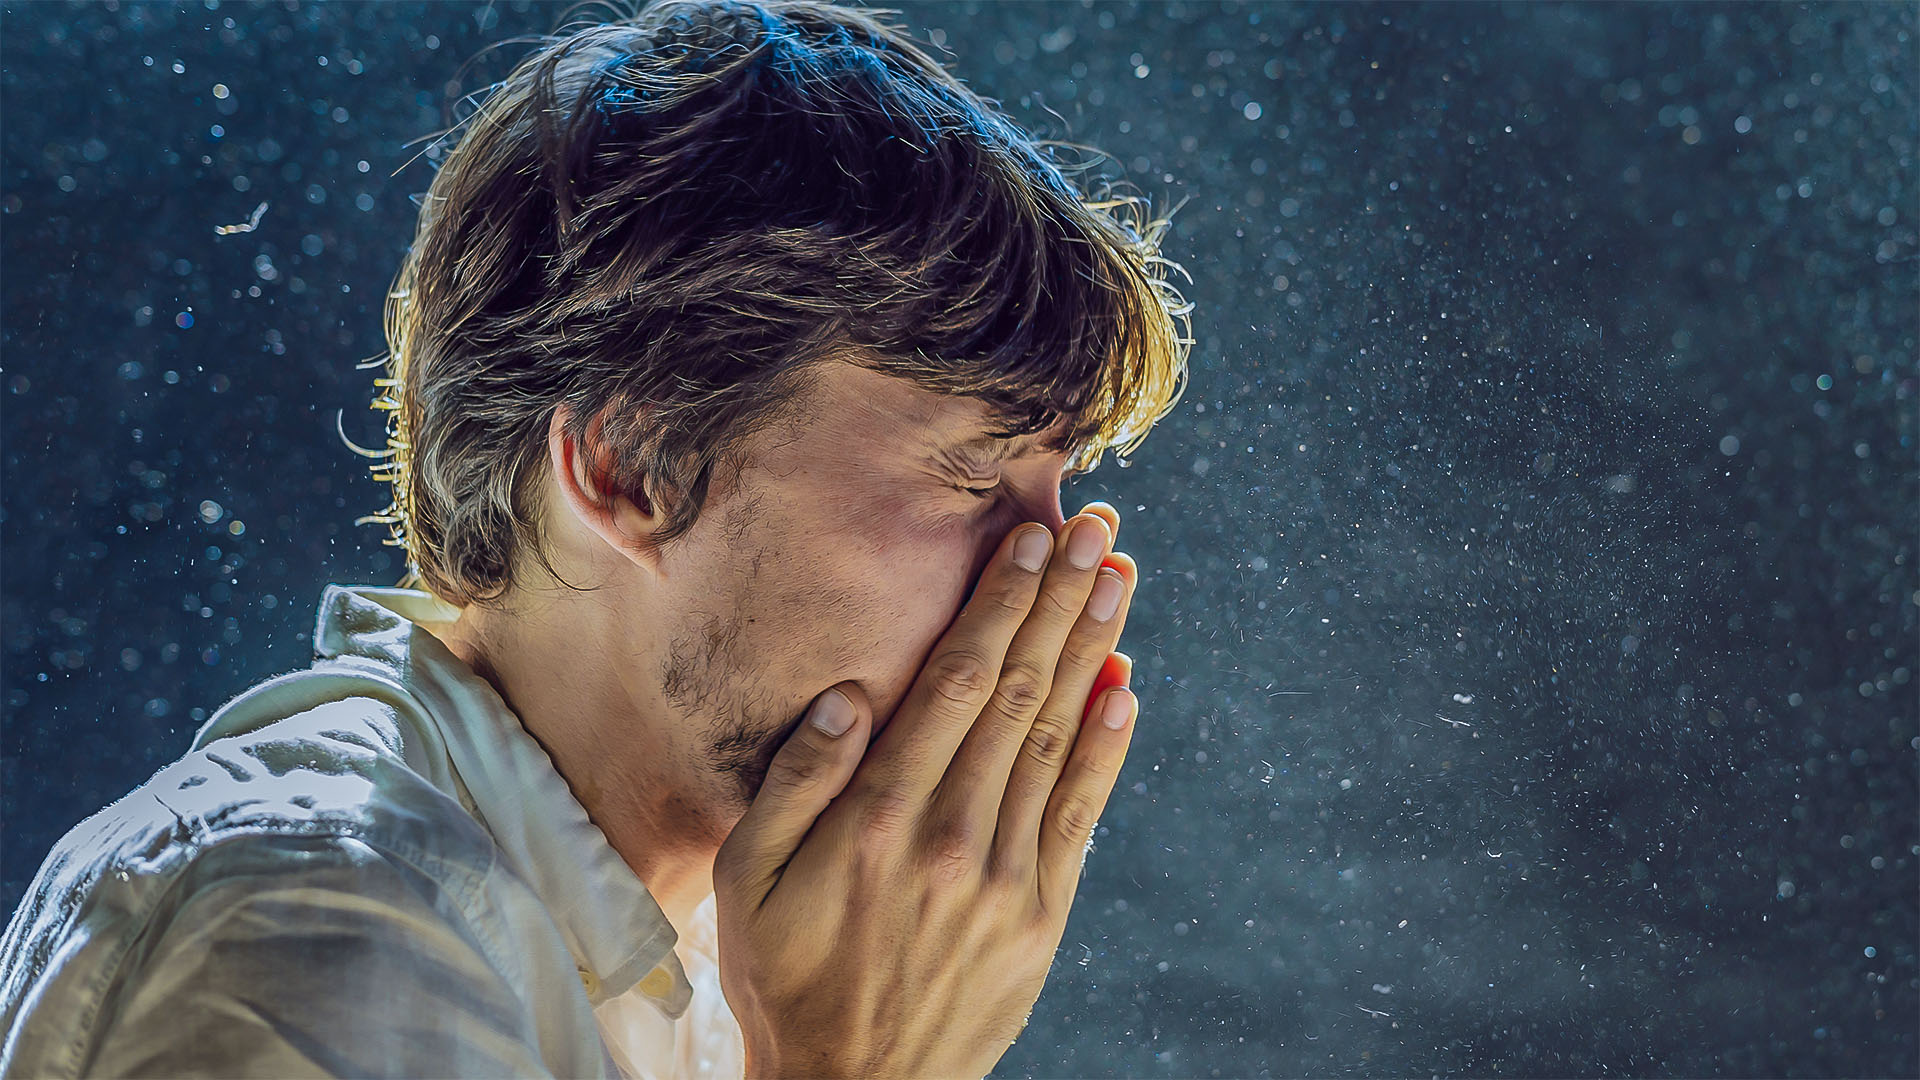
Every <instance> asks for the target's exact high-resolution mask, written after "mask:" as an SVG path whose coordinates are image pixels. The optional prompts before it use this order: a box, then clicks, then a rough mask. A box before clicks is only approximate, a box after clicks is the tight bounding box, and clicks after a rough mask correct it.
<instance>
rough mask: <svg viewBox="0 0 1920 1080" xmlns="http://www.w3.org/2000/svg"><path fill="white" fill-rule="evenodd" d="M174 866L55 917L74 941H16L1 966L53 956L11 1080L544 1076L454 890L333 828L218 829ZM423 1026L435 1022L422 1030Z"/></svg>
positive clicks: (22, 979)
mask: <svg viewBox="0 0 1920 1080" xmlns="http://www.w3.org/2000/svg"><path fill="white" fill-rule="evenodd" d="M179 851H180V854H179V855H178V857H177V858H174V859H173V860H171V861H170V862H169V863H168V864H167V865H166V867H165V868H164V869H160V868H157V867H156V868H154V869H153V870H152V871H150V872H147V873H139V872H138V870H137V868H136V870H135V872H129V870H128V869H127V868H126V866H122V868H120V869H117V870H115V871H113V872H112V873H110V874H107V875H105V876H104V877H101V878H98V879H96V880H94V881H93V882H91V883H90V885H89V886H87V887H85V888H83V889H81V890H79V891H77V892H75V893H73V894H70V896H69V897H68V898H67V902H62V903H57V904H55V905H53V909H54V910H59V909H69V910H71V912H72V915H73V918H72V923H73V925H71V926H69V927H68V928H67V930H66V932H65V933H58V932H53V933H46V934H43V935H41V936H40V938H39V940H37V941H35V942H32V943H27V942H22V941H16V940H15V935H14V932H13V931H12V930H9V933H8V940H7V943H6V952H7V954H8V955H7V958H6V959H7V962H8V964H9V967H12V966H13V965H14V960H15V957H14V955H13V954H14V951H15V949H16V947H18V946H20V945H22V944H31V945H51V946H52V948H51V949H50V950H49V951H47V952H44V953H43V954H42V955H41V956H40V957H39V958H38V962H37V963H33V964H30V965H23V966H21V967H20V968H19V969H18V971H17V973H16V972H15V971H9V979H8V982H9V985H8V986H6V987H5V991H6V992H5V1000H6V1001H7V1002H8V1004H7V1006H6V1008H7V1010H8V1015H7V1016H6V1017H5V1018H4V1019H5V1024H4V1028H3V1029H0V1036H3V1037H4V1040H5V1045H6V1051H7V1052H6V1057H7V1058H8V1060H7V1061H6V1062H5V1064H6V1065H7V1066H8V1070H9V1071H11V1070H22V1074H23V1075H24V1074H26V1073H32V1074H35V1075H39V1074H42V1073H44V1074H46V1075H58V1076H78V1075H94V1074H102V1075H106V1074H111V1075H163V1074H166V1075H178V1074H182V1073H187V1072H202V1071H207V1070H213V1071H221V1072H224V1071H227V1070H230V1069H231V1070H237V1071H240V1072H249V1073H256V1074H263V1075H264V1074H269V1073H272V1074H281V1075H293V1074H306V1073H309V1072H314V1071H317V1072H319V1073H321V1074H324V1075H372V1074H375V1073H378V1072H381V1071H383V1070H384V1069H387V1068H390V1067H392V1066H393V1064H394V1063H396V1062H407V1063H409V1064H410V1065H412V1066H419V1067H426V1066H427V1065H428V1063H430V1062H433V1061H435V1060H436V1059H439V1060H445V1061H463V1062H466V1063H468V1064H472V1065H474V1066H475V1067H476V1068H479V1069H481V1070H482V1071H490V1070H492V1069H493V1068H495V1067H497V1066H498V1065H499V1063H502V1062H510V1063H511V1064H512V1066H513V1067H514V1068H523V1067H526V1066H528V1065H532V1064H536V1063H537V1059H536V1058H532V1057H530V1056H529V1054H530V1048H531V1047H532V1046H533V1045H535V1044H536V1042H537V1040H536V1039H535V1038H534V1036H533V1032H532V1030H531V1026H530V1023H529V1021H528V1018H527V1014H526V1013H525V1010H524V1009H523V1008H522V1005H521V1002H520V1000H519V998H518V995H517V994H516V992H515V991H514V988H513V987H512V986H511V985H509V983H508V982H507V980H506V979H505V978H504V977H503V975H502V973H501V972H500V970H499V969H498V967H497V966H496V965H495V964H494V963H493V962H492V960H491V959H490V957H489V955H488V952H487V950H486V949H484V948H483V947H482V945H481V943H480V941H479V940H478V937H477V934H476V932H475V930H474V927H473V924H472V922H471V921H470V920H469V918H468V916H467V912H466V910H465V907H464V904H463V901H462V897H461V896H460V895H458V890H456V889H450V888H449V887H448V883H447V882H446V881H445V880H443V879H442V878H440V877H436V876H435V875H433V874H430V873H427V872H426V871H424V870H423V869H422V868H421V867H420V866H419V865H417V864H416V863H414V862H413V861H412V860H409V859H405V858H399V857H396V856H395V855H394V854H393V853H391V852H388V851H383V850H381V849H379V848H377V847H375V846H373V845H371V844H369V843H367V842H366V841H363V840H360V839H358V838H355V837H353V836H350V835H345V834H342V833H338V832H325V831H319V832H304V833H303V832H274V831H257V830H254V831H249V830H224V831H220V832H218V833H217V834H215V836H214V838H213V839H212V840H211V841H210V842H206V843H195V844H191V845H188V846H186V847H182V848H180V849H179ZM23 936H24V935H23ZM16 974H17V975H18V976H19V980H18V983H19V984H18V985H14V983H15V975H16ZM16 1003H19V1004H18V1008H19V1010H20V1014H19V1015H15V1014H14V1011H15V1009H16ZM412 1010H418V1012H413V1013H412V1014H411V1015H410V1011H412ZM420 1016H430V1017H432V1022H431V1024H429V1025H427V1027H426V1029H425V1030H423V1029H422V1027H421V1025H420V1022H419V1017H420ZM349 1033H351V1035H352V1037H351V1038H343V1036H346V1035H347V1034H349ZM421 1055H426V1056H421Z"/></svg>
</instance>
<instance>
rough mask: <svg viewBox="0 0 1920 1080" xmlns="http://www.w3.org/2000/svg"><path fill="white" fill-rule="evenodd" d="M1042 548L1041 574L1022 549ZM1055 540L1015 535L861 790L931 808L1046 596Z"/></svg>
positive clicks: (1027, 529)
mask: <svg viewBox="0 0 1920 1080" xmlns="http://www.w3.org/2000/svg"><path fill="white" fill-rule="evenodd" d="M1029 537H1032V538H1034V542H1035V543H1036V544H1037V545H1038V555H1039V558H1038V563H1037V566H1036V568H1034V569H1028V568H1027V567H1025V566H1023V565H1021V564H1020V563H1018V562H1016V561H1015V554H1016V552H1018V551H1020V550H1021V545H1020V542H1021V541H1022V540H1023V539H1027V538H1029ZM1053 549H1054V538H1053V534H1052V533H1051V532H1050V531H1049V530H1048V529H1047V527H1046V526H1044V525H1040V524H1038V523H1035V522H1028V523H1027V524H1025V525H1022V526H1020V527H1019V528H1017V529H1014V530H1013V531H1012V532H1010V533H1008V534H1007V536H1006V538H1005V539H1003V540H1002V541H1001V542H1000V549H999V550H998V551H996V552H995V553H994V556H993V559H992V560H991V561H990V562H988V563H987V567H986V569H985V570H984V571H982V572H981V575H980V583H979V584H978V585H977V586H975V587H974V590H973V595H972V596H971V597H969V598H968V600H967V605H966V606H965V607H963V608H961V609H960V614H959V615H958V616H956V617H955V618H954V620H953V625H951V626H949V627H948V628H947V632H946V633H944V634H942V635H941V636H940V640H939V641H937V642H935V643H934V646H933V652H932V653H931V654H930V655H929V656H928V659H927V662H926V664H925V665H924V666H923V667H922V668H921V669H920V675H919V677H918V678H916V679H915V680H914V683H913V688H912V689H910V690H909V691H907V696H906V698H905V700H903V701H902V702H901V703H900V707H899V708H898V709H896V710H895V712H894V715H893V717H892V718H891V719H890V720H888V722H887V726H886V729H885V730H883V731H882V732H881V733H880V735H879V736H878V737H877V738H875V739H874V741H873V744H872V746H871V747H869V748H868V750H867V755H866V758H865V760H864V761H863V762H862V763H861V768H860V773H859V775H857V776H856V777H855V778H854V781H853V785H852V786H856V787H858V788H861V789H863V790H868V791H884V792H889V793H892V794H897V795H899V796H902V797H905V798H908V799H909V800H910V801H911V804H912V805H918V804H919V803H920V802H922V801H924V800H925V799H926V798H927V796H928V795H930V794H932V792H933V789H934V788H935V787H936V786H937V785H938V784H939V782H940V778H941V777H942V776H944V775H945V774H946V771H947V764H948V762H950V761H952V760H953V755H954V751H955V750H957V749H958V748H959V746H960V742H961V740H962V739H964V738H965V737H966V734H967V731H968V729H970V728H972V727H973V722H974V721H975V720H976V719H978V718H979V716H980V712H981V710H983V709H985V708H986V706H987V701H988V699H990V698H991V697H992V696H993V691H994V687H995V686H997V685H998V684H999V682H1000V666H1001V664H1002V663H1003V662H1004V661H1005V659H1006V655H1007V647H1008V646H1009V645H1010V644H1012V642H1013V637H1014V634H1015V633H1016V632H1018V631H1019V629H1020V627H1021V625H1022V624H1023V623H1025V622H1026V619H1027V613H1028V612H1029V611H1030V610H1031V609H1032V608H1033V601H1034V597H1035V596H1037V595H1038V594H1039V591H1040V579H1041V574H1042V573H1043V572H1044V571H1045V570H1046V567H1047V561H1048V560H1049V559H1050V558H1051V557H1052V555H1053Z"/></svg>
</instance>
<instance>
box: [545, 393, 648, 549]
mask: <svg viewBox="0 0 1920 1080" xmlns="http://www.w3.org/2000/svg"><path fill="white" fill-rule="evenodd" d="M570 415H571V410H569V409H568V407H567V406H565V405H561V406H560V407H559V408H557V409H555V410H554V413H553V421H552V422H551V423H550V424H549V425H548V427H547V464H548V467H549V468H550V469H551V470H552V472H553V479H554V483H555V484H557V485H558V486H559V488H560V494H561V496H562V498H563V499H564V500H565V502H566V506H567V509H568V510H569V511H571V512H572V514H573V516H574V517H575V518H577V519H578V520H579V521H580V523H581V524H582V525H584V526H586V527H587V528H588V529H590V530H592V531H593V533H594V534H595V535H597V536H599V537H600V539H602V540H604V541H606V543H607V546H608V547H610V548H612V549H613V550H614V551H617V552H619V553H620V554H621V555H622V556H624V557H626V558H627V559H630V560H632V561H633V562H634V563H636V564H638V565H640V566H643V567H646V568H648V569H656V570H657V569H658V568H659V566H658V562H659V560H658V556H657V554H656V553H655V550H654V548H653V547H652V546H651V545H650V544H648V543H647V538H648V537H649V536H650V535H652V533H653V531H654V530H655V529H657V528H658V527H659V526H660V519H659V517H658V516H657V515H656V514H655V513H654V511H653V505H652V503H651V502H650V501H649V500H648V499H647V497H646V496H645V494H642V495H641V496H640V502H639V503H638V504H637V505H636V504H635V502H634V501H633V499H631V498H629V497H627V496H626V495H625V494H623V493H621V492H618V491H613V490H611V489H609V487H608V484H607V476H608V473H609V471H610V470H609V469H608V459H609V456H610V455H609V451H608V450H607V446H606V444H605V443H603V442H602V441H601V439H600V431H601V419H602V418H601V417H598V416H596V417H594V418H593V422H592V423H591V424H589V425H588V427H587V437H586V440H585V442H584V444H582V443H576V442H575V441H574V439H573V437H572V436H571V435H570V434H568V432H567V421H568V419H569V417H570Z"/></svg>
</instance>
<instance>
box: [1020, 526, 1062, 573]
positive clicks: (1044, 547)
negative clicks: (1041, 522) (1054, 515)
mask: <svg viewBox="0 0 1920 1080" xmlns="http://www.w3.org/2000/svg"><path fill="white" fill-rule="evenodd" d="M1052 550H1053V537H1052V536H1051V535H1049V534H1048V532H1047V530H1046V529H1044V528H1040V529H1028V530H1027V531H1026V532H1023V533H1021V534H1020V535H1019V536H1018V537H1016V538H1015V539H1014V541H1013V561H1014V562H1016V563H1019V564H1020V566H1021V568H1022V569H1025V570H1038V569H1040V568H1041V567H1043V566H1045V565H1047V552H1049V551H1052Z"/></svg>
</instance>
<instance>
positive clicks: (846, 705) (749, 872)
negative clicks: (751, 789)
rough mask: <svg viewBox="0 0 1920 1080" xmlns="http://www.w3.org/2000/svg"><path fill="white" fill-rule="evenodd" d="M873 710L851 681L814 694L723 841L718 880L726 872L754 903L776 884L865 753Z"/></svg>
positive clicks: (716, 860)
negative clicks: (750, 803)
mask: <svg viewBox="0 0 1920 1080" xmlns="http://www.w3.org/2000/svg"><path fill="white" fill-rule="evenodd" d="M872 712H873V709H872V707H871V703H870V702H868V701H867V696H866V695H865V694H863V693H861V692H860V689H859V687H858V686H856V685H855V684H853V683H851V682H843V683H840V684H839V685H837V686H834V687H832V688H830V689H829V690H827V691H826V692H825V693H823V694H821V695H820V696H819V697H817V698H815V699H814V701H813V707H812V708H810V709H808V710H807V715H806V717H805V718H804V719H802V720H801V721H800V724H799V725H798V726H797V727H795V728H794V730H793V734H792V735H789V736H788V737H787V742H786V745H784V746H782V747H781V748H780V751H779V753H777V754H775V755H774V757H773V761H772V763H771V764H769V765H768V766H767V776H766V779H765V780H764V781H762V782H761V784H760V792H759V794H757V795H755V796H754V799H753V803H752V805H750V806H748V807H747V812H746V813H745V814H744V815H742V816H741V818H740V820H739V822H738V823H737V824H735V825H734V827H733V831H732V832H731V833H728V834H727V839H726V842H725V843H723V844H721V845H720V851H719V853H718V854H717V855H716V856H715V857H714V874H715V876H716V879H717V878H719V877H722V876H724V877H726V878H728V879H729V880H730V881H732V882H733V883H734V884H735V885H736V886H738V887H740V888H743V889H745V890H746V891H747V892H748V894H749V895H750V897H751V898H752V899H753V900H754V901H755V902H756V903H757V902H758V901H760V900H762V899H764V898H765V897H766V895H767V893H769V892H771V891H772V890H773V886H774V883H775V882H776V881H778V880H779V874H780V871H781V869H782V868H784V867H785V866H786V865H787V863H788V862H789V861H791V860H792V858H793V854H794V852H795V851H797V850H799V848H800V842H801V841H802V840H804V839H806V835H807V832H808V830H810V829H812V828H813V823H814V820H815V819H816V818H818V817H819V816H820V814H821V812H822V811H824V810H826V808H827V804H828V803H830V802H832V801H833V798H834V796H836V795H838V794H840V792H841V791H842V790H844V789H845V788H846V786H847V781H848V780H849V779H851V778H852V777H853V770H854V768H855V766H857V765H859V764H860V758H861V756H862V754H864V753H865V752H866V745H867V740H866V738H865V735H866V731H867V728H868V727H869V726H870V721H871V718H872ZM836 731H837V734H836Z"/></svg>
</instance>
